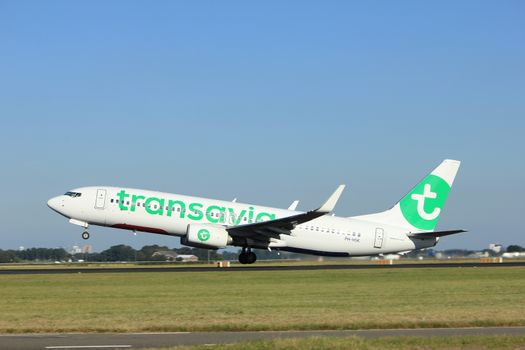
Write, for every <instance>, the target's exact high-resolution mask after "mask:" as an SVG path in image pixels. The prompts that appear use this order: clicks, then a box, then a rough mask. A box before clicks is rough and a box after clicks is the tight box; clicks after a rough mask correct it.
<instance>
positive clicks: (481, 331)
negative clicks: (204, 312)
mask: <svg viewBox="0 0 525 350" xmlns="http://www.w3.org/2000/svg"><path fill="white" fill-rule="evenodd" d="M476 335H522V336H523V335H525V327H488V328H419V329H373V330H346V331H344V330H343V331H286V332H280V331H268V332H187V333H186V332H180V333H122V334H120V333H119V334H115V333H109V334H28V335H0V348H1V349H2V350H37V349H38V350H42V349H129V348H133V349H141V348H146V347H168V346H177V345H205V344H206V345H211V344H225V343H235V342H241V341H248V340H256V339H274V338H301V337H312V336H331V337H334V336H337V337H344V336H359V337H364V338H379V337H396V336H419V337H431V336H476Z"/></svg>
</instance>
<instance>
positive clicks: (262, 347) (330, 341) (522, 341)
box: [151, 336, 525, 350]
mask: <svg viewBox="0 0 525 350" xmlns="http://www.w3.org/2000/svg"><path fill="white" fill-rule="evenodd" d="M347 349H352V350H398V349H418V350H426V349H429V350H430V349H440V350H447V349H450V350H458V349H469V350H471V349H481V350H493V349H498V350H503V349H525V337H520V336H478V337H434V338H418V337H395V338H379V339H363V338H358V337H346V338H337V337H322V338H321V337H312V338H302V339H277V340H263V341H252V342H242V343H237V344H228V345H211V346H210V345H201V346H180V347H173V348H162V349H151V350H347Z"/></svg>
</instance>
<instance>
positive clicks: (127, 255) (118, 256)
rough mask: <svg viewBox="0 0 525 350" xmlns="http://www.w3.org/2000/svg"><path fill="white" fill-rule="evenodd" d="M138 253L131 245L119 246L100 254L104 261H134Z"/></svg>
mask: <svg viewBox="0 0 525 350" xmlns="http://www.w3.org/2000/svg"><path fill="white" fill-rule="evenodd" d="M136 253H137V251H136V250H135V249H133V248H132V247H130V246H129V245H124V244H119V245H114V246H112V247H110V248H109V249H106V250H104V251H102V252H100V255H101V257H102V260H104V261H134V260H135V257H136Z"/></svg>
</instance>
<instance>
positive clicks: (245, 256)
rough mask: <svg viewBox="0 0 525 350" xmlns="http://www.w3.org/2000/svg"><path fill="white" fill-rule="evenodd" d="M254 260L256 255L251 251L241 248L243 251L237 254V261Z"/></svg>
mask: <svg viewBox="0 0 525 350" xmlns="http://www.w3.org/2000/svg"><path fill="white" fill-rule="evenodd" d="M255 261H257V255H255V253H254V252H252V251H248V252H246V251H245V250H244V249H243V252H242V253H241V254H239V262H240V263H241V264H253V263H254V262H255Z"/></svg>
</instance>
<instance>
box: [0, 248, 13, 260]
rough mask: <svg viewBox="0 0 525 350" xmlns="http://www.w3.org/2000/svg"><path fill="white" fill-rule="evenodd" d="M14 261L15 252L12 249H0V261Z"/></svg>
mask: <svg viewBox="0 0 525 350" xmlns="http://www.w3.org/2000/svg"><path fill="white" fill-rule="evenodd" d="M14 261H15V254H14V253H13V251H12V250H1V249H0V263H10V262H14Z"/></svg>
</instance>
